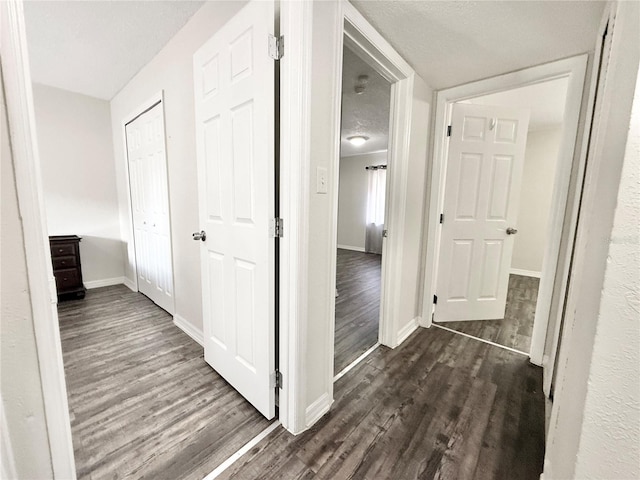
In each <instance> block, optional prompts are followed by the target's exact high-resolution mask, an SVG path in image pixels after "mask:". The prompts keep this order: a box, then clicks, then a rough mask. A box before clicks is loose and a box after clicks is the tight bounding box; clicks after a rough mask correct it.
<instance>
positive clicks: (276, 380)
mask: <svg viewBox="0 0 640 480" xmlns="http://www.w3.org/2000/svg"><path fill="white" fill-rule="evenodd" d="M270 383H271V388H282V372H281V371H280V370H276V371H275V372H273V373H272V374H271V382H270Z"/></svg>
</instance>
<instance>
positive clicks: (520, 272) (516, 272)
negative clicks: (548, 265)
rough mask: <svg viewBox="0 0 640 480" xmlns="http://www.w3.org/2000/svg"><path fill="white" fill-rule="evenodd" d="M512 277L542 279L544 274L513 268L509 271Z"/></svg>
mask: <svg viewBox="0 0 640 480" xmlns="http://www.w3.org/2000/svg"><path fill="white" fill-rule="evenodd" d="M509 273H511V274H512V275H522V276H523V277H533V278H540V276H541V275H542V272H534V271H533V270H523V269H521V268H512V269H510V270H509Z"/></svg>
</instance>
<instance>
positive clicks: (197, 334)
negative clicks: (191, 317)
mask: <svg viewBox="0 0 640 480" xmlns="http://www.w3.org/2000/svg"><path fill="white" fill-rule="evenodd" d="M173 324H174V325H175V326H176V327H178V328H179V329H180V330H182V331H183V332H184V333H186V334H187V335H189V336H190V337H191V338H192V339H193V340H194V341H195V342H196V343H198V344H200V346H201V347H203V348H204V333H202V330H200V329H199V328H196V327H194V326H193V325H191V323H189V322H187V320H185V319H184V318H183V317H181V316H180V315H174V317H173Z"/></svg>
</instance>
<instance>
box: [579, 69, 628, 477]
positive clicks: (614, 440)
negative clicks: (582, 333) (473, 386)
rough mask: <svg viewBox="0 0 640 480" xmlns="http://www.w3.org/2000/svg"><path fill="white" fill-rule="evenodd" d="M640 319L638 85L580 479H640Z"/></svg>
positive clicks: (600, 323) (594, 359)
mask: <svg viewBox="0 0 640 480" xmlns="http://www.w3.org/2000/svg"><path fill="white" fill-rule="evenodd" d="M638 80H640V76H639V77H638ZM639 318H640V81H637V83H636V92H635V98H634V101H633V110H632V116H631V124H630V125H629V136H628V138H627V148H626V152H625V156H624V165H623V167H622V178H621V180H620V190H619V192H618V205H617V207H616V212H615V217H614V220H613V230H612V231H611V239H610V240H609V253H608V256H607V266H606V271H605V275H604V285H603V288H602V295H601V296H600V312H599V314H598V327H597V330H596V338H595V342H594V345H593V354H592V356H591V358H592V362H591V363H592V366H591V371H590V372H589V380H588V382H589V388H588V390H587V398H586V402H585V408H584V421H583V427H582V432H581V435H580V446H579V449H578V455H577V459H576V470H575V476H576V478H580V479H585V480H586V479H594V480H595V479H602V478H616V479H626V478H629V479H632V478H640V321H639Z"/></svg>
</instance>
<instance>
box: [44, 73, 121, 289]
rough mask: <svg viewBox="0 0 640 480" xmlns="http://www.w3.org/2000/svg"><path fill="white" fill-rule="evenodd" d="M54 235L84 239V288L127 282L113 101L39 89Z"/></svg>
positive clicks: (47, 194)
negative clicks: (112, 127)
mask: <svg viewBox="0 0 640 480" xmlns="http://www.w3.org/2000/svg"><path fill="white" fill-rule="evenodd" d="M33 92H34V108H35V114H36V124H37V134H38V144H39V148H40V161H41V166H42V184H43V188H44V200H45V205H46V209H47V225H48V228H49V235H79V236H81V237H82V241H81V242H80V257H81V262H82V276H83V280H84V282H85V285H86V286H87V287H89V288H91V287H92V286H101V285H103V284H105V283H111V284H113V283H122V281H123V276H124V246H123V243H122V240H121V239H120V236H121V235H120V220H119V213H118V198H117V192H116V177H115V165H114V161H113V143H112V134H111V113H110V110H109V102H107V101H104V100H100V99H97V98H93V97H88V96H86V95H81V94H77V93H72V92H68V91H66V90H60V89H58V88H53V87H48V86H44V85H34V88H33Z"/></svg>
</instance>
